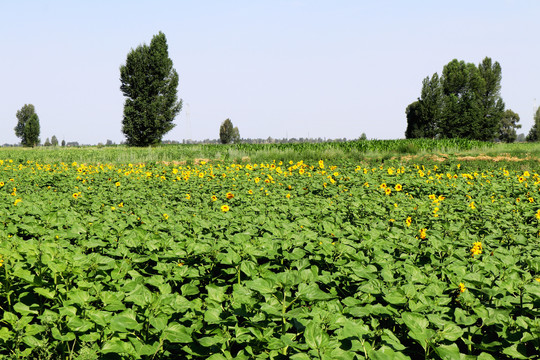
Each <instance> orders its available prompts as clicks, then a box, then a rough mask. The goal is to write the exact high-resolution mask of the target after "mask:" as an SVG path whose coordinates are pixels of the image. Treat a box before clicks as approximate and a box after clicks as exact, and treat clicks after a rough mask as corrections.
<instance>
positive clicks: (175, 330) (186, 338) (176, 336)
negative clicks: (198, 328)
mask: <svg viewBox="0 0 540 360" xmlns="http://www.w3.org/2000/svg"><path fill="white" fill-rule="evenodd" d="M162 337H163V340H167V341H169V342H172V343H183V344H188V343H191V342H193V339H192V338H191V331H190V329H189V328H187V327H185V326H183V325H180V324H177V323H171V324H169V325H168V326H167V327H166V328H165V330H163V334H162Z"/></svg>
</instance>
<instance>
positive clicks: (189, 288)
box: [180, 283, 199, 296]
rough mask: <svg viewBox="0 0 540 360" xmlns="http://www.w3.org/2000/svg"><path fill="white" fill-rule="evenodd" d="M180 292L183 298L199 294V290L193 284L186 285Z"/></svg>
mask: <svg viewBox="0 0 540 360" xmlns="http://www.w3.org/2000/svg"><path fill="white" fill-rule="evenodd" d="M180 292H181V293H182V295H183V296H190V295H197V294H198V293H199V288H198V287H197V286H196V285H194V284H192V283H189V284H184V285H182V286H181V287H180Z"/></svg>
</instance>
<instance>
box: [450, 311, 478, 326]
mask: <svg viewBox="0 0 540 360" xmlns="http://www.w3.org/2000/svg"><path fill="white" fill-rule="evenodd" d="M454 317H455V319H456V323H457V324H459V325H465V326H469V325H472V324H474V323H475V322H476V320H477V319H478V316H476V315H468V314H467V313H465V311H463V309H461V308H456V309H455V311H454Z"/></svg>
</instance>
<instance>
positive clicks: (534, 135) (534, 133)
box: [525, 108, 540, 141]
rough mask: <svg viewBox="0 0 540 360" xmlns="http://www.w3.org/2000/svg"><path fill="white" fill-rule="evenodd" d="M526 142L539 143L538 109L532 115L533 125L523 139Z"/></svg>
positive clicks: (539, 120) (539, 122)
mask: <svg viewBox="0 0 540 360" xmlns="http://www.w3.org/2000/svg"><path fill="white" fill-rule="evenodd" d="M525 140H527V141H540V108H538V109H536V112H535V113H534V124H533V126H532V128H531V130H530V131H529V134H527V137H526V138H525Z"/></svg>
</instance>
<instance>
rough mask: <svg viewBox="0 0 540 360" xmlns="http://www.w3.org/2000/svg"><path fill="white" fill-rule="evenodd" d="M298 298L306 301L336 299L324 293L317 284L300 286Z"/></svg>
mask: <svg viewBox="0 0 540 360" xmlns="http://www.w3.org/2000/svg"><path fill="white" fill-rule="evenodd" d="M297 296H298V297H299V298H300V299H301V300H304V301H317V300H329V299H333V298H334V297H335V296H333V295H330V294H327V293H325V292H324V291H322V290H321V289H320V288H319V285H317V284H316V283H311V284H309V285H306V284H300V285H298V292H297Z"/></svg>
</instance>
